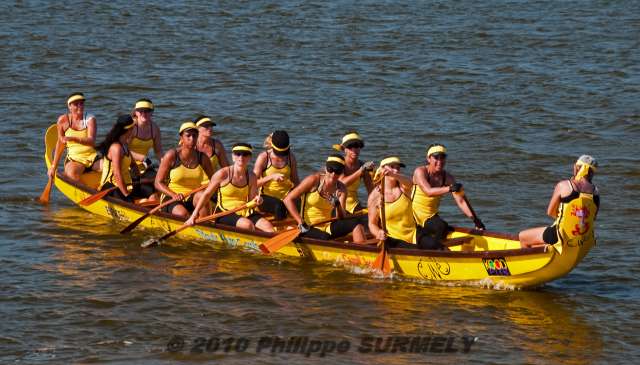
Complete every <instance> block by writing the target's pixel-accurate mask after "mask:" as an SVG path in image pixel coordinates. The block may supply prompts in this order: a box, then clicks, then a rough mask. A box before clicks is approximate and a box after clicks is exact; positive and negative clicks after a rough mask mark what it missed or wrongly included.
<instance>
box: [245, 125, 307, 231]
mask: <svg viewBox="0 0 640 365" xmlns="http://www.w3.org/2000/svg"><path fill="white" fill-rule="evenodd" d="M264 147H265V148H266V149H267V150H266V151H264V152H262V153H260V154H259V155H258V158H257V159H256V163H255V165H254V167H253V173H254V174H256V176H259V178H258V187H259V188H261V193H262V200H263V202H262V205H260V211H262V212H265V213H269V214H272V215H273V217H274V219H276V220H281V219H284V218H286V216H287V207H285V205H284V203H283V201H282V200H283V199H284V197H285V196H287V194H288V193H289V191H291V189H293V187H295V186H296V185H298V183H299V182H300V180H299V179H298V168H297V163H296V158H295V156H294V155H293V153H291V146H290V144H289V134H287V132H285V131H275V132H273V133H272V134H270V135H269V136H268V137H267V138H266V139H265V142H264Z"/></svg>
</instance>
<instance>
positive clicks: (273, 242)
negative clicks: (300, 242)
mask: <svg viewBox="0 0 640 365" xmlns="http://www.w3.org/2000/svg"><path fill="white" fill-rule="evenodd" d="M299 235H300V230H298V229H297V228H294V229H290V230H287V231H284V232H282V233H280V234H278V235H277V236H275V237H271V238H270V239H268V240H266V241H265V242H263V243H262V244H261V245H260V251H262V252H263V253H265V254H267V255H268V254H271V253H273V252H276V251H278V250H279V249H281V248H282V247H284V246H286V245H287V244H288V243H289V242H291V241H293V240H295V239H296V238H298V236H299Z"/></svg>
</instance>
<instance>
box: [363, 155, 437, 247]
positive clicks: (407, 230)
mask: <svg viewBox="0 0 640 365" xmlns="http://www.w3.org/2000/svg"><path fill="white" fill-rule="evenodd" d="M403 167H405V164H404V163H402V162H401V161H400V158H398V157H396V156H391V157H387V158H385V159H384V160H382V161H380V168H378V171H377V172H376V176H375V177H374V183H376V185H377V186H376V187H375V189H373V191H372V192H371V194H369V200H368V207H369V208H368V209H369V212H368V216H369V230H370V231H371V233H372V234H373V235H374V237H376V238H377V239H378V240H381V241H383V240H384V241H385V242H386V245H387V247H390V248H395V247H399V248H419V249H441V248H443V246H442V245H439V246H437V247H434V246H433V245H432V241H433V240H432V239H431V238H430V237H428V236H427V235H425V234H423V233H422V230H421V228H420V227H419V226H418V225H417V224H416V221H415V220H414V217H413V212H412V210H411V198H410V196H411V189H412V187H413V183H412V181H411V179H409V178H408V177H406V176H404V175H402V174H400V169H401V168H403ZM382 179H385V180H384V192H383V191H381V185H382V184H380V182H381V180H382ZM382 202H384V210H382V209H380V208H381V203H382ZM383 211H384V220H382V219H381V216H382V212H383Z"/></svg>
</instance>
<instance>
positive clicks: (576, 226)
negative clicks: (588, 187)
mask: <svg viewBox="0 0 640 365" xmlns="http://www.w3.org/2000/svg"><path fill="white" fill-rule="evenodd" d="M572 195H577V197H575V198H570V197H571V196H569V197H567V198H569V199H567V200H568V201H564V202H561V203H560V206H559V207H558V218H557V219H556V221H555V223H554V226H555V227H556V230H557V232H558V240H559V242H558V243H562V245H567V246H569V247H575V246H582V245H584V244H585V243H588V242H592V243H594V244H595V235H594V222H595V218H596V213H597V211H598V206H597V205H596V203H595V201H594V195H593V194H588V193H582V192H577V191H575V190H574V192H573V193H572Z"/></svg>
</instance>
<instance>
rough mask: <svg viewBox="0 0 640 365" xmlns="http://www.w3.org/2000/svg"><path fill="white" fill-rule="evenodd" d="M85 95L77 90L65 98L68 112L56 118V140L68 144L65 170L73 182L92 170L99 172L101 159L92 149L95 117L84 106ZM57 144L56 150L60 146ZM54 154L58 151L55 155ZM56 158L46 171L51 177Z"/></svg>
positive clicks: (94, 134)
mask: <svg viewBox="0 0 640 365" xmlns="http://www.w3.org/2000/svg"><path fill="white" fill-rule="evenodd" d="M84 102H85V97H84V94H82V93H79V92H76V93H73V94H71V95H69V97H68V98H67V108H68V109H69V113H67V114H63V115H61V116H59V117H58V122H57V126H58V140H59V141H60V142H61V143H64V144H66V146H67V157H66V160H65V163H64V173H65V175H67V176H68V177H69V178H70V179H72V180H74V181H79V180H80V175H82V174H83V173H85V172H89V171H91V170H94V171H100V161H101V160H100V158H98V154H97V152H96V150H95V148H94V147H95V143H96V117H94V116H93V115H91V114H88V113H87V112H86V111H85V109H84ZM60 147H61V146H60V144H58V145H56V150H57V149H58V148H60ZM56 155H57V154H56ZM59 162H60V161H59V160H54V161H53V163H52V164H51V167H50V168H49V171H48V172H47V174H48V175H49V178H50V179H51V178H53V175H54V172H55V171H56V169H57V168H58V163H59Z"/></svg>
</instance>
